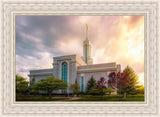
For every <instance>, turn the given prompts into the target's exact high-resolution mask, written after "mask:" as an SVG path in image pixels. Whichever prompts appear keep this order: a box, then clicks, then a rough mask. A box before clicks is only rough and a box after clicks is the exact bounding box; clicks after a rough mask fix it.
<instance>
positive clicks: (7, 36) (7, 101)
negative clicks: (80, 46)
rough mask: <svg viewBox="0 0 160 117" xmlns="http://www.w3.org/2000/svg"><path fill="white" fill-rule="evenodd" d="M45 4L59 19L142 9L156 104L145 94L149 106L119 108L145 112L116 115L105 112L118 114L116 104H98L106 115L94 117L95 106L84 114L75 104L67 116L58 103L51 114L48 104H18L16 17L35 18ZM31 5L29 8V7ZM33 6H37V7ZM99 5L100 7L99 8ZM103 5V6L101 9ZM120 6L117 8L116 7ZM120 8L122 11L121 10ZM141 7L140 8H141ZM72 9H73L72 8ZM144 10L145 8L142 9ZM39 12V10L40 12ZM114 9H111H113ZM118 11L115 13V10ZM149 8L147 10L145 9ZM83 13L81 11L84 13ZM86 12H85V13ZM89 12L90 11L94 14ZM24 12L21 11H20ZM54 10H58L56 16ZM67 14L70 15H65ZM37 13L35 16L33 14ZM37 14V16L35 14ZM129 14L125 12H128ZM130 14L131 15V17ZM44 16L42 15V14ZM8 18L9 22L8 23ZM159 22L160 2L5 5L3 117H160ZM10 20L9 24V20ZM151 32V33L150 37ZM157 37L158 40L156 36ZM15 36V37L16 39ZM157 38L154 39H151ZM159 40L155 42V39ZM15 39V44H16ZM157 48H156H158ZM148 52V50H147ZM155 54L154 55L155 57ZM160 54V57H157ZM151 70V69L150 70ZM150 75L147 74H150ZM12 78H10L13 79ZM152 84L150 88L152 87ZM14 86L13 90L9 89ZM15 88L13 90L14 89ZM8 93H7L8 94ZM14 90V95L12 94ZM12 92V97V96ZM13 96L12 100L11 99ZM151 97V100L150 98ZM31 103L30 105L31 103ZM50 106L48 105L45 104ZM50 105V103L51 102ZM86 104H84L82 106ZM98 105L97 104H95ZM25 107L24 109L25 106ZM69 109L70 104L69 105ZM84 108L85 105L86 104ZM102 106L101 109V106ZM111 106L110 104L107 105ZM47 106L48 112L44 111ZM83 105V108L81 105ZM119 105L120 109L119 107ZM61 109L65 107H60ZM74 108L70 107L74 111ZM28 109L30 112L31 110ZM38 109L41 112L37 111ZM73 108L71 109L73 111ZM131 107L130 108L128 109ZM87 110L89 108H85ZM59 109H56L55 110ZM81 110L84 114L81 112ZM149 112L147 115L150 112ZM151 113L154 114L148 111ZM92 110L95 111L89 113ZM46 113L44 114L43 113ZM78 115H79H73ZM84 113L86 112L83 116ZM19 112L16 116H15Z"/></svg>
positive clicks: (147, 90)
mask: <svg viewBox="0 0 160 117" xmlns="http://www.w3.org/2000/svg"><path fill="white" fill-rule="evenodd" d="M44 4H45V5H46V6H47V5H48V9H49V10H52V14H53V13H55V14H56V15H57V14H59V15H60V14H61V15H62V14H63V13H64V15H67V14H73V15H78V14H82V13H83V14H87V13H89V14H91V13H93V14H99V13H101V12H102V14H103V15H105V14H107V10H106V9H105V8H106V6H107V5H108V6H109V5H111V6H112V7H113V5H115V6H114V7H113V8H112V11H110V14H115V9H119V10H120V9H122V10H121V11H118V12H116V13H118V14H124V13H127V14H133V11H130V12H129V11H128V10H129V9H127V10H126V9H125V8H127V7H126V6H127V5H128V4H129V5H130V6H132V5H133V4H134V5H133V6H132V8H134V7H135V8H139V9H141V10H142V11H143V10H144V11H143V12H142V11H140V10H139V11H140V13H141V14H147V15H146V16H145V19H146V21H145V28H146V29H147V30H146V31H145V37H146V38H147V39H145V42H144V43H145V49H144V50H145V54H146V55H147V58H146V59H145V63H146V64H145V77H147V82H146V81H145V86H146V87H145V92H147V94H149V93H151V94H153V95H154V96H156V100H154V98H153V96H152V97H151V96H150V95H146V94H145V99H147V102H146V104H144V105H143V103H142V104H139V102H138V104H137V103H134V104H135V106H133V103H128V106H127V105H126V104H127V103H125V102H121V103H117V105H116V106H117V107H119V106H121V104H125V106H122V108H124V109H125V111H129V110H128V109H127V108H129V107H130V106H131V107H132V106H133V107H132V108H134V109H135V108H136V107H141V109H142V110H141V111H138V112H136V111H135V110H136V109H135V110H134V111H132V110H131V111H129V112H125V111H121V112H120V113H116V112H114V111H112V112H105V111H104V110H105V108H107V107H110V108H112V109H113V110H114V108H113V107H114V106H115V103H114V105H113V103H110V105H107V106H104V105H103V106H102V103H104V102H102V103H99V102H98V103H96V105H94V107H95V106H98V108H97V109H101V110H102V112H100V113H99V112H96V113H93V112H95V110H94V109H93V108H92V109H91V106H90V105H89V106H87V105H86V106H87V109H88V110H87V111H86V110H84V109H83V108H84V107H83V106H82V105H81V106H82V107H83V108H75V106H77V103H75V104H76V105H75V106H73V105H72V106H73V108H72V109H75V110H72V111H70V112H69V113H64V112H61V109H62V110H63V111H64V110H65V111H66V110H67V109H65V106H64V105H63V106H64V107H62V105H59V104H64V103H57V104H56V103H54V105H55V104H56V106H55V107H56V109H57V110H54V111H53V110H52V111H51V110H49V109H46V108H47V107H48V106H51V105H49V104H48V103H47V104H44V103H43V104H42V105H41V104H38V106H35V105H34V106H33V105H31V104H34V103H33V102H32V103H29V104H30V105H29V104H25V103H20V105H19V103H15V102H14V100H15V99H14V98H12V97H14V96H15V92H14V87H15V83H14V79H15V78H14V76H15V69H14V68H15V33H14V31H15V30H14V28H15V14H19V13H20V14H21V15H26V14H30V15H34V14H35V13H37V12H39V10H41V9H45V8H46V9H47V7H46V6H44ZM26 5H27V6H26ZM33 5H35V6H34V7H33ZM95 5H96V6H95ZM101 5H102V6H101ZM116 5H117V7H116ZM118 5H119V7H118ZM145 5H146V6H147V8H146V7H145ZM51 6H52V7H53V9H51ZM88 6H89V8H90V9H94V10H93V11H92V12H91V11H88V9H87V7H88ZM100 6H101V7H102V9H100V8H99V7H100ZM122 6H124V7H125V8H124V9H123V8H122ZM137 6H138V7H137ZM69 7H70V8H69ZM76 7H77V9H76V11H75V12H73V10H74V9H75V8H76ZM140 7H141V8H140ZM36 8H37V9H36ZM110 8H111V7H110ZM114 8H115V9H114ZM144 8H145V9H144ZM80 9H81V11H78V10H80ZM82 9H84V10H82ZM90 9H89V10H90ZM20 10H21V11H20ZM53 10H56V11H54V12H53ZM65 10H67V11H65ZM33 11H34V12H33ZM35 11H36V12H35ZM124 11H125V12H124ZM135 11H136V12H135V13H137V12H138V11H137V10H136V9H135ZM128 12H129V13H128ZM44 13H51V12H48V11H45V12H44ZM41 14H42V12H41ZM149 16H154V17H155V19H153V17H152V18H150V17H149ZM7 18H8V19H7ZM158 18H159V15H158V2H146V1H145V2H133V1H130V2H128V1H127V2H106V1H101V2H98V1H92V2H91V1H83V2H82V1H77V2H76V1H65V2H64V1H59V2H58V1H52V2H48V1H47V2H42V1H41V2H3V3H2V24H3V25H2V40H1V42H2V51H1V52H2V54H1V58H2V82H1V84H2V114H3V115H26V114H29V115H66V114H69V115H75V114H76V115H77V114H82V115H84V114H85V115H86V114H87V115H92V114H94V115H95V114H96V115H120V114H122V115H128V114H134V115H138V114H139V115H141V114H143V115H157V114H158V107H159V106H158V104H157V103H158V101H159V100H158V90H159V89H158V65H159V60H158V54H159V53H158V48H159V44H158V40H159V37H158V26H157V25H156V24H158ZM5 19H7V20H5ZM9 19H13V20H9ZM155 27H156V30H155V29H154V28H155ZM146 32H148V33H146ZM154 34H155V36H154ZM12 36H13V37H12ZM151 36H153V37H151ZM154 37H155V38H154ZM12 38H13V40H12ZM154 44H156V45H154ZM147 49H148V50H147ZM152 52H153V53H152ZM155 54H156V57H155V56H154V55H155ZM9 66H11V68H9ZM147 68H148V69H147ZM150 70H151V71H152V72H153V73H156V74H153V73H151V71H150ZM146 71H147V73H146ZM150 76H152V77H153V78H155V80H156V81H157V82H153V80H152V79H151V78H150V79H149V77H150ZM9 77H10V78H9ZM6 79H11V81H10V80H8V81H7V80H6ZM149 83H150V85H149ZM9 84H10V86H9ZM12 88H13V89H12ZM150 88H153V89H154V90H153V89H152V90H149V89H150ZM4 89H5V90H6V91H5V90H4ZM11 89H12V91H11ZM10 91H11V93H9V92H10ZM156 93H157V94H156ZM10 96H11V97H10ZM146 96H147V97H146ZM27 103H28V102H27ZM45 103H46V102H45ZM49 103H50V102H49ZM69 103H71V102H69ZM81 103H82V102H81ZM94 103H95V102H94ZM21 104H22V105H21ZM66 104H67V105H66V106H68V103H66ZM82 104H83V105H84V103H82ZM100 104H101V105H100ZM107 104H109V103H107ZM44 105H45V108H44V107H42V106H44ZM79 105H80V104H79ZM118 105H119V106H118ZM60 106H61V107H60ZM72 106H70V107H72ZM27 107H28V108H27ZM31 107H32V109H35V110H36V109H37V110H36V111H31V112H27V111H26V109H27V110H28V109H29V108H31ZM37 107H38V108H37ZM70 107H69V108H70ZM125 107H127V108H125ZM85 108H86V107H85ZM42 109H44V110H47V112H43V111H42ZM54 109H55V108H54ZM79 109H80V110H79ZM145 109H146V110H147V111H148V112H145V111H146V110H145ZM148 109H150V111H149V110H148ZM89 110H91V111H89ZM41 111H42V112H43V113H42V112H41ZM55 111H58V112H59V113H57V112H55ZM73 111H75V112H73ZM82 111H84V112H82ZM108 111H111V110H108ZM15 112H16V113H15Z"/></svg>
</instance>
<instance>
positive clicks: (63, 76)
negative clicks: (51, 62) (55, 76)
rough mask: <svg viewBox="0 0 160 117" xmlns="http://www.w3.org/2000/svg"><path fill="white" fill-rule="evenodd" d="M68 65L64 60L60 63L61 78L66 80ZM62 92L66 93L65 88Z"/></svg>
mask: <svg viewBox="0 0 160 117" xmlns="http://www.w3.org/2000/svg"><path fill="white" fill-rule="evenodd" d="M67 72H68V65H67V63H66V62H63V63H62V80H63V81H64V82H67V75H68V73H67ZM62 93H67V91H66V89H64V90H62Z"/></svg>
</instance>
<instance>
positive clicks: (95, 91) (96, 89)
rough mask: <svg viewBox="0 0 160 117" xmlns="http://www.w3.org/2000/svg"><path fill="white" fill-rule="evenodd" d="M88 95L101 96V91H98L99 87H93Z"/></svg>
mask: <svg viewBox="0 0 160 117" xmlns="http://www.w3.org/2000/svg"><path fill="white" fill-rule="evenodd" d="M88 94H89V95H99V94H100V91H99V89H98V88H97V87H93V88H92V89H90V90H89V91H88Z"/></svg>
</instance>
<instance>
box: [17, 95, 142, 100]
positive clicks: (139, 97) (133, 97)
mask: <svg viewBox="0 0 160 117" xmlns="http://www.w3.org/2000/svg"><path fill="white" fill-rule="evenodd" d="M71 98H73V97H52V98H49V97H48V96H17V97H16V101H144V95H128V96H127V98H123V96H122V95H105V96H103V97H102V96H91V95H82V96H79V97H78V98H79V99H71Z"/></svg>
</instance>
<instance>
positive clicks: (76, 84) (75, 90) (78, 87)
mask: <svg viewBox="0 0 160 117" xmlns="http://www.w3.org/2000/svg"><path fill="white" fill-rule="evenodd" d="M70 88H71V89H72V90H73V93H74V94H76V95H77V94H78V93H79V92H80V86H79V84H78V82H77V79H76V81H75V83H74V84H71V86H70Z"/></svg>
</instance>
